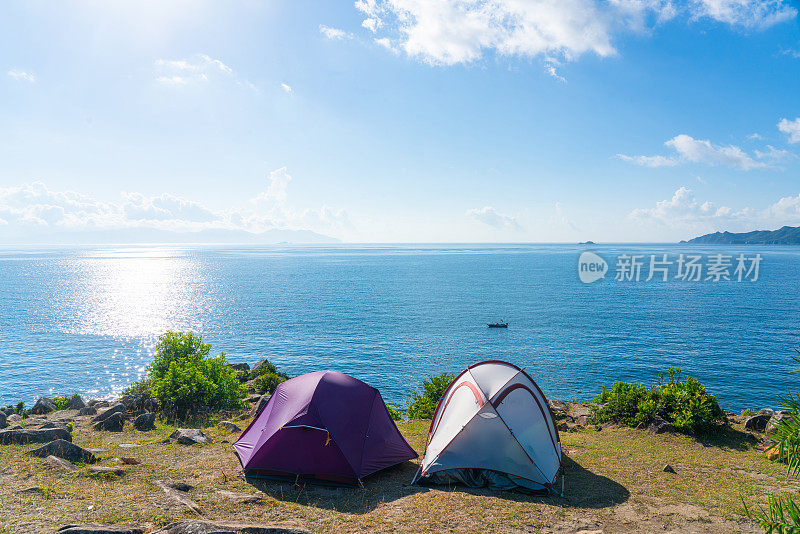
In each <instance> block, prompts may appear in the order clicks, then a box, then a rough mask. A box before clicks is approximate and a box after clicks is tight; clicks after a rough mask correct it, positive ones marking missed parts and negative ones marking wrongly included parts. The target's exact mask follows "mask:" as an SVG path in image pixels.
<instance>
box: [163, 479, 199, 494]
mask: <svg viewBox="0 0 800 534" xmlns="http://www.w3.org/2000/svg"><path fill="white" fill-rule="evenodd" d="M164 485H165V486H166V487H168V488H172V489H174V490H176V491H182V492H184V493H186V492H188V491H192V490H193V489H194V486H192V485H191V484H189V483H188V482H184V481H182V480H167V481H166V482H164Z"/></svg>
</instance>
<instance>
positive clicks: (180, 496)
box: [153, 480, 202, 534]
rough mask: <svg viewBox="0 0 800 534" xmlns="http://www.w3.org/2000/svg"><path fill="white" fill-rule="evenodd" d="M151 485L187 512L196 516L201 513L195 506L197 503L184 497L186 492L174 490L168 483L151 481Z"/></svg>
mask: <svg viewBox="0 0 800 534" xmlns="http://www.w3.org/2000/svg"><path fill="white" fill-rule="evenodd" d="M153 483H154V484H155V485H156V486H158V487H159V488H161V491H163V492H164V493H165V494H166V495H167V497H169V498H170V499H172V500H174V501H175V502H177V503H178V504H182V505H183V506H185V507H187V508H188V509H189V510H191V511H192V512H194V513H196V514H201V513H202V511H201V510H200V507H199V506H198V505H197V503H196V502H194V501H193V500H191V499H190V498H189V497H187V496H186V492H184V491H180V490H176V489H175V488H173V487H171V486H170V485H169V484H168V483H166V482H164V481H162V480H155V481H153ZM167 532H169V531H167ZM189 532H192V531H188V532H187V534H189ZM198 532H201V531H198Z"/></svg>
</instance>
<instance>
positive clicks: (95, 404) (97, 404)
mask: <svg viewBox="0 0 800 534" xmlns="http://www.w3.org/2000/svg"><path fill="white" fill-rule="evenodd" d="M86 406H91V407H92V408H96V409H98V410H99V409H101V408H108V407H109V406H111V403H110V402H108V401H104V400H98V399H92V400H90V401H89V402H87V403H86Z"/></svg>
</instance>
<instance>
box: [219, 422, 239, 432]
mask: <svg viewBox="0 0 800 534" xmlns="http://www.w3.org/2000/svg"><path fill="white" fill-rule="evenodd" d="M217 426H218V427H221V428H223V429H225V430H226V431H228V432H241V431H242V429H241V428H239V427H238V426H236V425H235V424H234V423H231V422H230V421H220V422H219V423H217Z"/></svg>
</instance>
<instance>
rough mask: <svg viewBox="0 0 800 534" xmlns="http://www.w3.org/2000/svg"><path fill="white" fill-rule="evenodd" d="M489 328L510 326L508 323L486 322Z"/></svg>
mask: <svg viewBox="0 0 800 534" xmlns="http://www.w3.org/2000/svg"><path fill="white" fill-rule="evenodd" d="M486 325H487V326H488V327H489V328H508V323H504V322H499V323H486Z"/></svg>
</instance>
